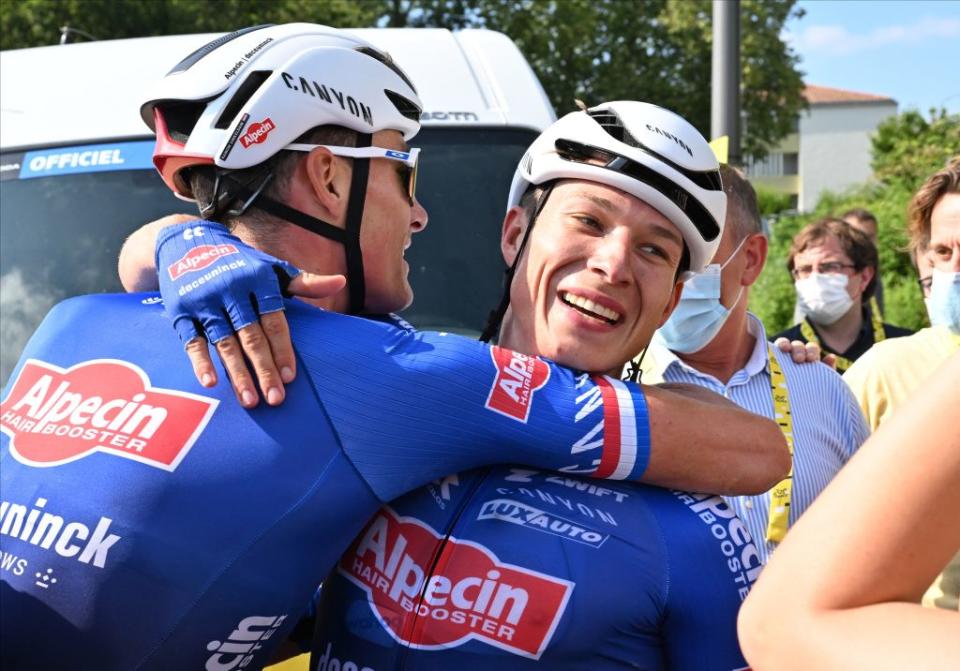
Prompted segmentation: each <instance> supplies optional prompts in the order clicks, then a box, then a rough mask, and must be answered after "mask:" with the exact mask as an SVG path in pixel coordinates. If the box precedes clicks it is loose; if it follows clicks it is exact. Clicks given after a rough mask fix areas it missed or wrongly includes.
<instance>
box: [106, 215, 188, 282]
mask: <svg viewBox="0 0 960 671" xmlns="http://www.w3.org/2000/svg"><path fill="white" fill-rule="evenodd" d="M194 219H196V217H191V216H189V215H186V214H168V215H167V216H165V217H162V218H160V219H157V220H156V221H151V222H150V223H149V224H144V225H143V226H141V227H140V228H138V229H137V230H135V231H134V232H133V233H131V234H130V236H129V237H128V238H127V239H126V240H124V242H123V248H122V249H121V250H120V258H119V259H118V261H117V274H118V275H120V284H122V285H123V289H124V291H126V292H128V293H133V292H136V291H157V290H158V289H159V288H160V282H159V281H158V280H157V262H156V260H155V256H154V255H155V250H156V248H157V236H158V235H159V234H160V231H161V230H162V229H164V228H166V227H167V226H173V225H174V224H182V223H186V222H188V221H192V220H194Z"/></svg>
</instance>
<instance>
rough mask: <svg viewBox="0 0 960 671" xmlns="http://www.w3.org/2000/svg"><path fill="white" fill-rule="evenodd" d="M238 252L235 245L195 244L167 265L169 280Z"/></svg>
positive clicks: (174, 279)
mask: <svg viewBox="0 0 960 671" xmlns="http://www.w3.org/2000/svg"><path fill="white" fill-rule="evenodd" d="M239 253H240V250H239V249H237V247H236V245H230V244H223V245H197V246H196V247H193V248H192V249H190V251H188V252H187V253H186V254H184V255H183V256H181V257H180V258H179V259H177V260H176V261H174V262H173V263H171V264H170V265H169V266H167V274H169V275H170V279H171V280H173V281H176V280H178V279H180V278H181V277H183V276H184V275H186V274H187V273H192V272H194V271H195V270H203V269H204V268H207V267H209V266H212V265H213V264H214V263H216V262H217V261H219V260H220V259H221V258H223V257H224V256H230V255H231V254H239Z"/></svg>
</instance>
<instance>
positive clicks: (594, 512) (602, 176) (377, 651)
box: [312, 101, 839, 671]
mask: <svg viewBox="0 0 960 671" xmlns="http://www.w3.org/2000/svg"><path fill="white" fill-rule="evenodd" d="M657 130H659V131H660V132H661V133H662V132H668V133H669V134H670V136H671V137H675V138H677V139H678V140H680V141H682V143H683V147H688V148H689V151H691V154H692V155H687V154H686V152H685V151H683V150H682V149H681V150H672V149H673V148H672V147H670V146H666V147H664V145H663V144H658V143H657V142H656V137H658V136H659V134H658V133H657ZM653 147H656V149H653ZM716 165H717V164H716V159H715V158H714V157H713V154H712V152H711V150H710V148H709V146H708V145H707V143H706V141H705V140H704V139H703V138H702V137H701V136H700V135H699V133H698V132H697V131H696V130H695V129H694V128H693V127H692V126H691V125H690V124H688V123H687V122H686V121H684V120H683V119H681V118H680V117H678V116H677V115H675V114H673V113H672V112H669V111H667V110H664V109H662V108H659V107H656V106H654V105H649V104H645V103H639V102H626V101H619V102H612V103H606V104H602V105H599V106H597V107H594V108H591V109H588V110H584V111H580V112H574V113H572V114H569V115H567V116H565V117H563V118H562V119H560V120H559V121H557V122H556V123H555V124H554V125H553V126H551V127H550V128H548V129H547V130H546V131H544V133H543V134H542V135H541V136H540V137H539V138H538V139H537V140H536V141H535V142H534V143H533V145H531V147H530V149H529V150H528V151H527V153H526V155H525V156H524V157H523V159H522V160H521V162H520V165H519V166H518V168H517V171H516V173H515V176H514V180H513V186H512V189H511V193H510V200H509V203H508V205H509V206H510V207H509V210H508V212H507V214H506V217H505V220H504V223H503V229H502V238H501V249H502V251H503V256H504V259H505V260H506V262H507V263H508V265H510V268H511V271H510V272H511V274H512V281H511V282H510V284H509V286H508V289H507V296H508V297H509V307H506V303H504V304H503V305H502V306H501V310H500V312H499V313H498V314H503V325H502V328H501V329H500V338H499V342H500V344H501V345H504V346H507V347H511V348H514V349H517V350H518V351H523V352H536V353H539V354H540V355H542V356H544V357H548V358H550V359H553V360H556V361H560V362H563V363H565V364H567V365H569V366H572V367H575V368H578V369H581V370H592V371H616V372H619V371H620V369H621V368H622V367H623V364H624V362H625V361H626V360H627V359H628V358H629V357H630V356H631V354H633V353H634V352H636V351H638V350H639V349H642V348H644V347H645V346H646V345H647V344H648V343H649V341H650V338H651V336H652V335H653V332H654V330H655V329H656V328H657V327H658V326H660V325H661V324H663V322H664V321H665V320H666V319H667V317H668V316H669V315H670V313H671V311H672V310H673V308H674V306H675V305H676V302H677V300H678V298H679V296H680V292H681V289H682V286H683V285H682V283H681V281H680V280H681V278H683V277H685V276H687V275H688V274H689V273H688V270H689V269H690V268H691V267H701V266H702V264H704V263H705V261H706V260H709V258H710V257H709V256H705V255H706V254H712V250H711V247H708V246H705V245H703V244H702V242H700V241H701V240H702V237H701V234H702V231H705V230H709V229H710V227H711V226H717V222H716V220H715V219H713V218H712V217H710V216H709V214H708V212H707V210H706V209H705V208H703V209H699V208H697V207H688V208H687V209H686V210H685V211H683V212H677V208H676V207H675V206H674V207H671V199H672V198H674V197H675V194H676V193H677V192H678V191H679V189H680V188H683V187H681V186H680V184H678V183H677V182H674V183H673V186H672V187H669V186H668V185H669V181H668V180H671V179H675V180H678V181H679V179H678V177H677V176H676V174H677V172H679V173H682V174H683V176H685V177H687V178H689V179H690V180H691V181H692V182H694V183H695V184H697V185H710V186H714V185H715V186H716V187H717V188H719V187H720V180H719V173H718V172H717V168H716ZM674 171H676V172H674ZM684 186H687V183H684ZM688 188H689V187H688ZM704 188H705V190H706V188H707V187H704ZM694 193H695V194H702V193H703V192H697V191H694ZM695 197H696V196H691V198H695ZM697 205H700V202H698V203H697ZM715 230H718V231H719V230H720V229H715ZM492 326H493V327H492V328H490V329H489V330H488V333H492V332H493V331H494V330H495V327H496V319H494V323H493V325H492ZM838 383H839V381H838ZM702 393H704V394H709V393H710V392H706V391H703V392H702ZM599 401H600V397H599V396H597V395H596V394H594V393H592V392H590V391H589V390H586V389H585V390H584V393H583V394H582V395H581V396H580V398H578V399H577V403H576V409H575V412H576V416H577V417H578V418H580V419H579V421H582V422H583V423H584V424H585V425H586V426H587V427H590V426H591V425H594V424H595V422H596V419H597V417H598V414H599V406H598V403H599ZM729 429H730V427H729V425H725V423H723V422H721V423H719V424H718V425H715V426H714V427H713V428H712V430H715V431H717V432H719V433H725V432H726V431H728V430H729ZM596 439H597V437H596V435H595V434H593V433H592V432H590V431H588V432H587V433H586V434H585V435H584V438H583V440H582V441H581V442H580V444H579V445H578V447H575V449H581V448H585V447H586V446H587V445H589V444H590V443H591V442H593V441H595V440H596ZM716 467H717V468H720V469H724V468H727V467H728V466H725V465H723V464H721V463H718V464H717V465H716ZM761 556H762V555H761V553H760V551H759V549H758V548H757V546H756V545H755V544H754V542H753V541H752V540H751V538H750V534H749V533H748V531H747V529H746V527H745V525H744V523H743V522H742V521H741V520H740V519H739V518H737V516H736V515H735V513H734V511H733V510H732V509H731V508H730V507H729V506H728V505H727V504H726V503H725V502H724V501H723V499H721V498H720V497H718V496H711V495H707V494H688V493H683V492H677V491H668V490H663V489H657V488H653V487H644V486H639V485H627V486H623V485H618V484H612V483H603V484H602V485H600V484H599V483H591V482H589V481H587V480H584V479H582V478H577V477H574V476H570V475H555V474H550V473H546V472H541V471H537V470H532V469H526V468H517V467H513V468H505V467H499V468H491V469H484V470H474V471H469V472H465V473H460V474H458V475H452V476H448V477H446V478H443V479H441V480H438V481H436V482H434V483H433V484H431V485H429V486H427V487H425V488H423V489H421V490H419V491H416V492H413V493H411V494H409V495H407V496H405V497H402V498H400V499H398V500H395V501H393V502H391V503H390V504H389V506H387V507H384V508H383V509H381V511H380V512H379V513H378V514H377V515H376V516H375V517H374V518H373V519H372V520H371V521H370V523H369V525H368V526H367V529H366V530H364V532H363V533H361V534H360V536H358V537H357V539H356V540H355V541H354V543H353V545H352V546H351V548H350V549H349V550H348V551H347V553H346V554H345V555H344V556H343V557H342V558H341V560H340V563H339V565H338V567H337V570H336V571H335V572H334V573H333V574H331V576H330V577H329V578H328V579H327V581H326V582H325V583H324V587H323V590H322V592H321V599H320V604H319V612H318V618H317V625H316V630H315V631H316V634H315V640H314V644H313V659H312V665H313V668H314V669H317V670H318V671H319V670H327V669H330V668H337V666H338V665H339V667H340V668H346V667H347V665H350V664H352V665H355V667H351V668H358V669H361V668H370V669H388V668H398V667H400V666H408V667H409V668H416V669H421V670H433V669H437V670H440V669H450V668H464V669H472V668H497V669H501V670H503V671H506V670H513V669H527V668H545V669H557V670H566V669H570V670H573V669H587V668H589V669H598V670H602V669H620V668H643V669H651V670H656V669H672V670H674V671H679V670H684V671H694V670H701V669H706V668H723V669H735V668H740V667H743V666H745V664H746V663H745V662H744V660H743V658H742V656H741V654H740V651H739V647H738V644H737V638H736V631H735V621H736V613H737V610H738V608H739V605H740V602H741V600H742V599H743V598H744V597H745V596H746V594H747V592H748V590H749V588H750V586H751V584H752V583H753V581H754V580H755V578H756V577H757V575H758V574H759V571H760V566H761V562H762V559H761Z"/></svg>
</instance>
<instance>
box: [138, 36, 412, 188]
mask: <svg viewBox="0 0 960 671" xmlns="http://www.w3.org/2000/svg"><path fill="white" fill-rule="evenodd" d="M422 107H423V106H422V104H421V102H420V98H419V97H418V96H417V92H416V89H415V88H414V87H413V84H412V83H411V82H410V79H409V78H408V77H407V76H406V75H405V74H404V73H403V71H402V70H400V68H399V67H397V66H396V65H395V64H394V63H393V61H392V60H391V59H390V56H388V55H387V54H385V53H383V52H381V51H380V50H378V49H377V48H376V47H374V46H373V45H372V44H370V43H369V42H366V41H364V40H361V39H360V38H358V37H355V36H353V35H351V34H349V33H347V32H344V31H341V30H337V29H336V28H330V27H329V26H321V25H317V24H312V23H288V24H284V25H279V26H270V25H268V26H254V27H252V28H245V29H243V30H238V31H236V32H234V33H230V34H229V35H224V36H223V37H220V38H218V39H216V40H214V41H213V42H210V43H209V44H207V45H205V46H203V47H201V48H200V49H198V50H196V51H194V52H193V53H192V54H190V55H189V56H187V57H186V58H184V59H183V60H182V61H180V63H178V64H177V65H175V66H174V67H173V69H172V70H171V71H170V72H169V73H167V75H166V76H165V77H164V78H163V79H162V80H160V81H159V82H158V83H157V85H156V86H154V87H153V89H152V90H150V92H149V95H148V98H147V100H146V102H144V103H143V105H142V106H141V108H140V115H141V116H142V117H143V120H144V122H145V123H146V124H147V125H148V126H150V129H151V130H153V131H155V132H156V134H157V146H156V150H155V152H154V164H155V165H156V167H157V170H158V171H159V172H160V174H161V175H162V176H163V179H164V181H165V182H166V183H167V185H168V186H169V187H170V188H171V189H172V190H173V192H174V193H175V194H177V195H178V196H180V197H181V198H185V199H187V200H192V198H193V194H192V193H191V192H190V187H189V184H187V182H186V180H184V179H182V177H181V171H182V170H183V169H184V168H187V167H191V166H195V165H204V164H206V165H216V166H218V167H220V168H225V169H230V170H240V169H243V168H249V167H251V166H254V165H257V164H260V163H263V162H264V161H266V160H267V159H269V158H270V157H272V156H273V155H274V154H276V153H277V152H279V151H280V150H282V149H283V148H284V147H286V146H287V145H288V144H290V143H291V142H293V141H294V140H295V139H296V138H298V137H299V136H300V135H302V134H303V133H305V132H306V131H308V130H310V129H312V128H316V127H317V126H324V125H335V126H342V127H344V128H349V129H350V130H354V131H357V132H360V133H367V134H373V133H375V132H377V131H380V130H386V129H392V130H397V131H400V132H401V133H402V134H403V137H404V139H406V140H409V139H410V138H411V137H413V136H414V135H416V133H417V131H419V130H420V112H421V110H422Z"/></svg>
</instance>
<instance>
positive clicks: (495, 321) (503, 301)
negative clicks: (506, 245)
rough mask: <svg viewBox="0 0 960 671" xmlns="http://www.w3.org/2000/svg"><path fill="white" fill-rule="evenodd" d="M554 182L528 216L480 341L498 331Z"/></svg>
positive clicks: (486, 340)
mask: <svg viewBox="0 0 960 671" xmlns="http://www.w3.org/2000/svg"><path fill="white" fill-rule="evenodd" d="M555 184H556V182H550V183H549V184H548V185H547V186H546V187H545V188H544V190H543V193H541V194H540V198H539V200H537V206H536V208H534V210H533V216H532V217H530V223H529V224H527V229H526V230H525V231H524V232H523V237H522V238H521V239H520V247H519V248H518V249H517V255H516V256H515V257H513V263H511V264H510V267H509V268H507V270H506V271H505V272H504V277H503V295H502V296H501V297H500V304H499V305H497V307H496V309H494V310H491V311H490V315H489V316H488V317H487V325H486V326H484V327H483V333H481V334H480V342H490V340H491V339H492V338H493V337H494V336H495V335H497V334H498V333H499V332H500V325H501V324H502V323H503V316H504V315H505V314H506V313H507V308H508V307H510V287H511V286H512V285H513V276H514V274H515V273H516V272H517V266H518V265H520V257H521V256H523V250H525V249H526V248H527V240H529V239H530V231H532V230H533V225H534V224H535V223H537V217H539V216H540V212H542V211H543V207H544V205H546V204H547V198H549V197H550V192H551V191H553V187H554V185H555Z"/></svg>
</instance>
